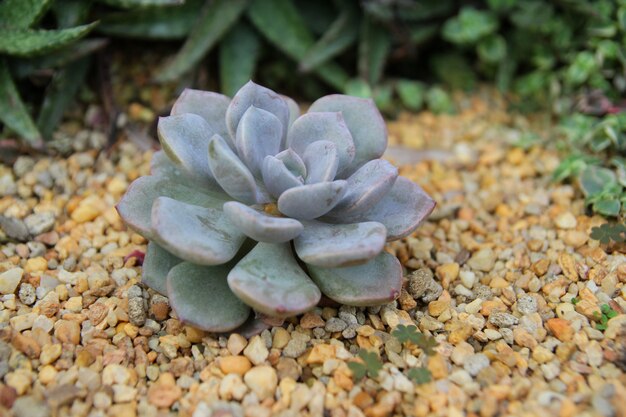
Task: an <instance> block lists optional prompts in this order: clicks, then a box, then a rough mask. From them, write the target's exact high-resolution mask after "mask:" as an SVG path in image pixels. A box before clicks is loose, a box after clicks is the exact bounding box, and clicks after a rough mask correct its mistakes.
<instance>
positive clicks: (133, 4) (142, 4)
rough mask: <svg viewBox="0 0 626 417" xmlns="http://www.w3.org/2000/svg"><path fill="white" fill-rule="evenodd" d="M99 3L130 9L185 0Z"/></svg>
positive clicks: (134, 0)
mask: <svg viewBox="0 0 626 417" xmlns="http://www.w3.org/2000/svg"><path fill="white" fill-rule="evenodd" d="M99 1H100V3H104V4H108V5H109V6H113V7H121V8H124V9H131V8H135V7H162V6H178V5H181V4H185V0H99Z"/></svg>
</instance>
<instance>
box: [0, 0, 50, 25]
mask: <svg viewBox="0 0 626 417" xmlns="http://www.w3.org/2000/svg"><path fill="white" fill-rule="evenodd" d="M50 3H51V0H4V1H3V2H2V3H0V28H14V29H28V28H29V27H31V26H32V25H33V24H34V23H35V22H37V21H38V20H39V19H40V18H41V16H43V14H44V13H45V12H46V10H48V7H49V6H50Z"/></svg>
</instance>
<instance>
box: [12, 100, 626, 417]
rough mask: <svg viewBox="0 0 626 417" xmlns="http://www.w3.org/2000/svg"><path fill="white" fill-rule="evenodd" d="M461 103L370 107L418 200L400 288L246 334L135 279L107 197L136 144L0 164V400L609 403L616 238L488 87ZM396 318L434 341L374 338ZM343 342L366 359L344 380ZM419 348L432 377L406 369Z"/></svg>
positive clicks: (614, 403) (133, 261) (161, 412)
mask: <svg viewBox="0 0 626 417" xmlns="http://www.w3.org/2000/svg"><path fill="white" fill-rule="evenodd" d="M462 107H463V108H464V110H462V111H461V112H460V113H459V114H457V115H455V116H448V115H444V116H435V115H432V114H429V113H422V114H419V115H402V116H401V117H400V119H399V120H398V121H397V122H393V123H391V124H390V126H389V131H390V142H391V144H392V145H393V146H392V148H391V150H390V152H389V157H390V158H391V159H394V160H396V161H397V162H398V163H400V164H403V165H402V168H401V171H402V174H403V175H406V176H409V177H411V178H412V179H414V180H415V181H417V182H418V183H420V184H421V185H422V186H423V187H424V188H425V189H426V190H427V191H428V192H429V193H431V195H433V196H434V198H435V199H436V200H437V202H438V208H437V210H436V211H435V212H434V213H433V216H432V217H431V218H430V220H429V221H427V222H426V223H425V224H424V225H423V226H422V227H421V228H420V229H419V230H418V231H417V233H416V234H414V235H413V236H411V237H408V238H406V239H404V240H402V241H398V242H394V243H393V244H391V245H390V246H389V248H388V250H390V251H391V252H393V253H395V254H396V255H397V256H398V257H399V258H400V260H401V261H402V263H403V264H404V265H405V266H406V268H407V279H406V286H405V290H403V292H402V294H401V297H400V299H399V300H398V301H397V302H395V303H393V304H389V305H385V306H383V307H379V308H368V309H360V308H356V309H355V308H351V307H339V306H337V307H336V308H332V307H325V308H318V309H316V310H314V311H312V312H310V313H307V314H305V315H303V316H301V317H297V318H293V319H290V320H288V321H287V322H286V323H285V324H284V325H283V326H281V327H274V328H272V329H271V330H268V331H265V332H263V333H262V334H261V335H259V336H254V337H252V338H251V339H249V340H247V339H245V338H243V337H242V336H240V335H237V334H232V335H230V336H224V335H212V334H206V333H203V332H201V331H198V330H196V329H194V328H192V327H188V326H185V325H184V324H183V323H181V322H179V321H178V320H177V319H176V317H175V315H174V313H173V312H172V311H171V310H170V308H169V305H168V301H167V298H165V297H162V296H160V295H158V294H155V293H153V292H152V291H151V290H147V289H146V288H144V287H143V286H142V285H141V268H140V267H139V266H138V260H139V258H140V255H141V253H142V252H143V251H144V250H145V243H146V242H145V240H144V239H143V238H142V237H141V236H139V235H137V234H134V233H132V232H131V231H128V230H127V229H126V228H125V227H124V225H123V224H122V222H121V220H120V218H119V217H118V215H117V213H116V211H115V209H114V205H115V203H116V202H117V200H118V199H119V198H120V196H121V195H122V194H123V193H124V191H125V190H126V187H127V186H128V184H129V183H130V182H131V181H132V180H133V179H135V178H137V177H138V176H140V175H144V174H146V173H147V171H148V163H149V160H150V157H151V154H152V151H146V152H142V151H139V150H138V149H137V148H136V147H135V146H134V145H131V144H129V143H126V144H122V145H121V146H119V147H118V148H117V149H115V150H114V151H112V152H111V153H110V155H105V154H104V153H102V154H100V155H98V154H97V153H96V152H94V151H82V152H76V153H74V154H73V155H71V156H70V157H69V158H67V159H60V158H56V159H55V158H39V159H33V158H29V157H22V158H20V159H19V160H18V161H17V162H16V164H15V165H14V166H13V167H7V166H2V165H0V214H1V215H2V216H1V217H0V242H4V243H1V244H0V301H1V302H0V381H1V382H0V415H15V416H16V417H46V416H90V417H100V416H115V417H130V416H150V417H152V416H169V415H178V416H193V417H209V416H224V415H233V416H250V417H252V416H254V417H264V416H268V417H269V416H301V415H302V416H306V415H311V416H322V415H325V416H332V417H344V416H346V417H359V416H367V417H383V416H396V415H397V416H400V415H412V416H440V415H441V416H463V415H467V416H481V417H490V416H498V415H500V416H504V415H507V416H535V415H542V416H552V415H554V416H562V417H567V416H607V417H608V416H626V403H625V402H624V401H623V399H624V398H625V396H626V388H625V386H626V378H625V376H624V371H623V370H624V369H626V353H625V352H624V349H625V348H626V346H625V343H626V331H625V330H626V327H625V326H626V315H625V314H623V312H624V311H626V286H624V282H626V256H625V255H624V252H626V250H625V249H624V247H606V246H601V245H599V243H598V242H596V241H593V240H589V237H588V236H589V232H590V229H591V227H593V226H595V225H599V224H601V223H603V221H604V220H603V219H601V218H599V217H590V216H588V215H587V214H586V212H585V207H584V202H583V199H582V198H581V196H580V195H579V194H578V193H577V192H576V190H575V188H573V187H572V186H570V185H560V184H553V183H551V182H550V173H551V171H552V170H553V169H554V168H555V167H556V165H557V163H558V158H557V155H556V154H555V153H553V152H550V151H545V150H543V149H541V148H529V149H522V148H518V147H514V146H512V145H511V143H513V142H515V141H517V140H518V139H520V137H521V133H520V130H519V129H520V127H524V126H526V125H527V123H528V120H526V119H523V118H519V117H511V116H509V115H508V114H506V113H504V112H503V111H501V110H499V109H501V108H503V106H502V105H501V103H499V102H498V101H497V100H494V99H491V98H486V99H485V98H481V97H479V96H476V97H474V98H469V99H465V101H462ZM140 113H141V112H139V113H138V116H137V117H140V116H141V114H140ZM130 117H131V118H132V114H131V115H130ZM141 117H143V116H141ZM93 135H94V134H89V133H86V134H83V135H82V136H83V137H85V138H86V139H84V140H86V141H88V140H91V141H92V142H93V141H95V140H94V138H93ZM89 138H91V139H89ZM96 139H98V138H97V137H96ZM96 142H97V141H96ZM81 146H83V147H84V144H83V145H81ZM407 147H408V148H411V149H407ZM418 148H419V149H424V148H428V149H431V150H429V151H420V152H417V151H414V150H412V149H418ZM78 149H81V148H80V147H79V148H78ZM572 300H574V302H572ZM605 304H606V305H607V306H608V307H609V308H610V309H611V310H612V311H614V312H615V313H614V314H616V315H615V317H613V318H611V319H610V320H608V323H607V324H606V329H603V326H599V324H601V323H599V320H600V318H601V313H602V311H601V306H603V305H605ZM398 324H415V325H417V326H418V327H419V329H420V331H422V332H423V333H425V334H428V335H432V336H434V337H435V338H436V340H437V341H438V342H439V346H438V347H437V348H436V354H435V355H433V356H430V357H427V356H426V355H425V354H424V353H423V352H422V351H421V350H420V349H419V348H417V347H415V346H411V345H409V346H406V345H405V346H403V345H401V344H400V343H399V342H398V341H397V340H396V339H395V338H393V337H390V333H391V331H392V330H393V328H394V327H396V326H397V325H398ZM362 348H363V349H369V350H372V351H375V352H377V353H379V354H380V357H381V359H382V360H383V362H384V366H383V369H382V371H381V372H380V373H379V375H378V377H376V378H369V377H367V378H364V379H363V380H361V381H359V382H354V381H353V378H352V375H351V371H350V370H349V368H348V366H347V362H348V361H350V360H351V359H353V358H354V357H355V356H356V353H357V352H358V351H359V349H362ZM420 365H424V366H427V367H428V369H429V370H430V372H431V374H432V376H433V381H432V382H430V383H426V384H422V385H416V384H414V383H413V382H411V381H410V380H409V379H408V378H407V376H406V373H407V370H408V369H410V368H413V367H416V366H420Z"/></svg>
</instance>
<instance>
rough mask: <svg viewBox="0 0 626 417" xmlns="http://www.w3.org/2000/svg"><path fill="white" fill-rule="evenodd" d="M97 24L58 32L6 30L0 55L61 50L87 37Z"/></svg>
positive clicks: (23, 54)
mask: <svg viewBox="0 0 626 417" xmlns="http://www.w3.org/2000/svg"><path fill="white" fill-rule="evenodd" d="M96 24H97V23H96V22H94V23H91V24H88V25H82V26H76V27H73V28H69V29H58V30H30V29H28V30H6V31H4V33H3V34H2V36H0V53H3V54H7V55H15V56H20V57H28V56H34V55H38V54H43V53H45V52H48V51H51V50H54V49H58V48H61V47H63V46H66V45H68V44H70V43H72V42H75V41H76V40H78V39H80V38H82V37H83V36H85V35H87V34H88V33H89V32H90V31H91V30H92V29H93V28H94V27H95V26H96Z"/></svg>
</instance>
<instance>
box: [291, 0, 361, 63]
mask: <svg viewBox="0 0 626 417" xmlns="http://www.w3.org/2000/svg"><path fill="white" fill-rule="evenodd" d="M342 5H343V8H342V11H341V13H340V14H339V16H338V17H337V19H336V20H335V21H334V22H333V24H332V25H331V26H330V27H329V28H328V30H327V31H326V32H325V33H324V35H323V36H322V37H321V38H320V39H319V40H318V41H317V42H316V43H315V45H313V47H311V48H310V49H309V50H308V51H307V53H306V55H305V56H304V57H303V58H302V59H301V60H300V69H301V70H302V71H304V72H308V71H311V70H312V69H313V68H316V67H318V66H319V65H321V64H323V63H325V62H328V61H329V60H331V59H332V58H334V57H335V56H337V55H339V54H340V53H341V52H343V51H345V50H346V48H348V47H349V46H350V45H352V44H353V43H354V41H355V40H356V38H357V36H358V34H359V30H358V27H359V10H358V7H356V5H355V4H353V3H352V2H350V1H348V2H343V3H342Z"/></svg>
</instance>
